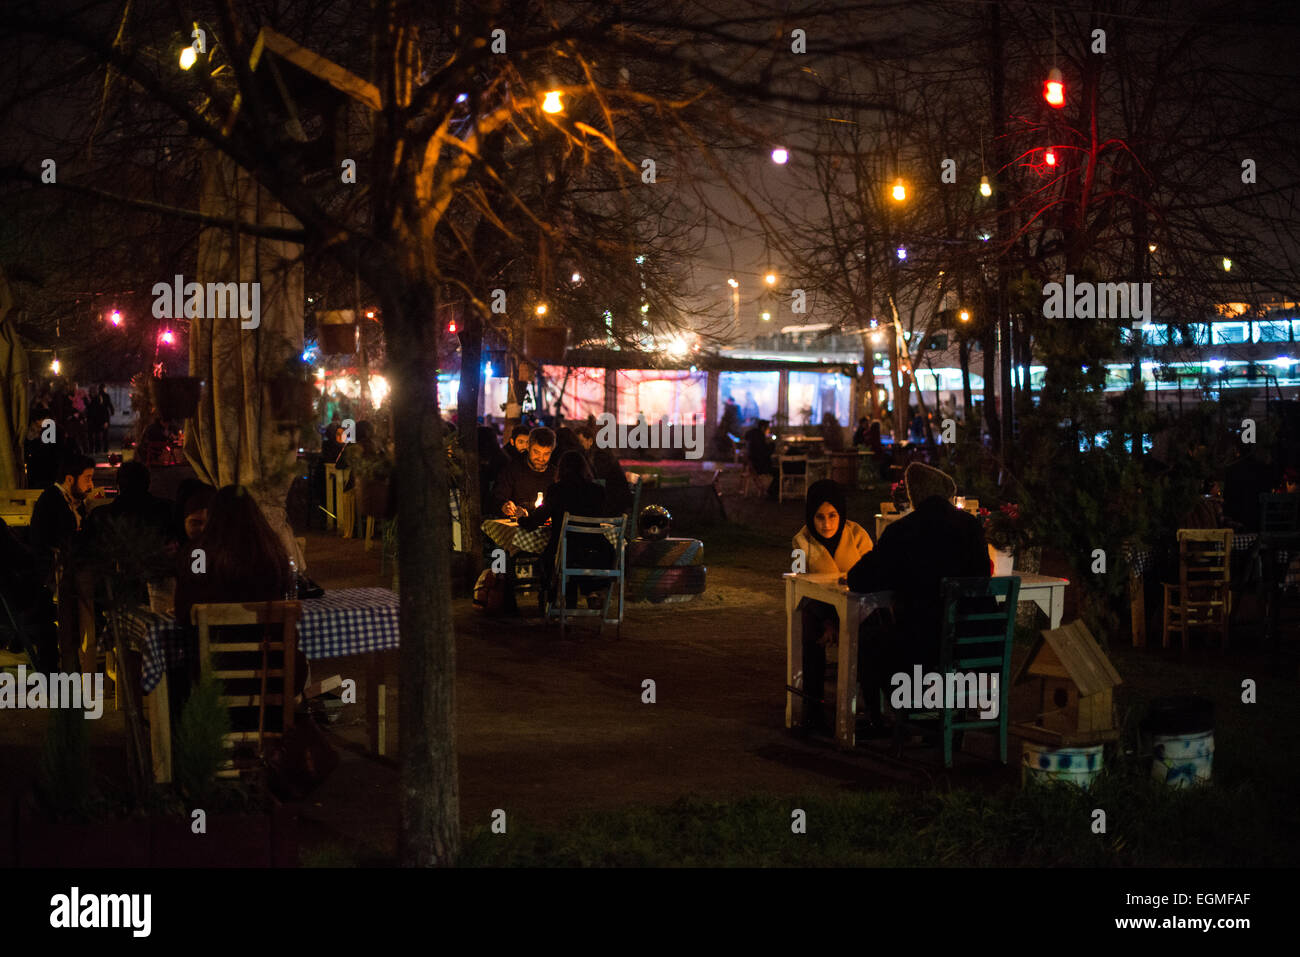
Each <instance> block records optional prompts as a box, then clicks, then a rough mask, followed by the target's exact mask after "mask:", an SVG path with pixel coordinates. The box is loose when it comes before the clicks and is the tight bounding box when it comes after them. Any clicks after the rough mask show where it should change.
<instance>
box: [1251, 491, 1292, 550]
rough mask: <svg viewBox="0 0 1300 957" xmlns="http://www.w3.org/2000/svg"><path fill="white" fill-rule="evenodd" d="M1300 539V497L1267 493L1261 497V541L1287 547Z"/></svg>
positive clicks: (1265, 543)
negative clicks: (1286, 545)
mask: <svg viewBox="0 0 1300 957" xmlns="http://www.w3.org/2000/svg"><path fill="white" fill-rule="evenodd" d="M1297 538H1300V495H1278V494H1272V493H1268V492H1265V493H1264V494H1263V495H1261V496H1260V497H1259V540H1260V542H1261V543H1262V544H1264V545H1270V546H1271V545H1285V544H1289V543H1291V542H1294V541H1295V540H1296V539H1297Z"/></svg>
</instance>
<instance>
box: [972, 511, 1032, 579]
mask: <svg viewBox="0 0 1300 957" xmlns="http://www.w3.org/2000/svg"><path fill="white" fill-rule="evenodd" d="M979 514H980V521H982V522H983V523H984V538H985V540H986V541H987V542H988V546H989V558H990V559H991V560H992V561H993V574H994V575H995V576H1000V575H1010V574H1011V571H1012V568H1013V567H1014V563H1015V556H1016V553H1017V552H1018V551H1020V550H1022V549H1023V548H1025V546H1027V545H1028V544H1029V526H1028V525H1027V524H1026V523H1025V522H1024V521H1023V520H1022V519H1021V517H1020V506H1019V505H1011V504H1008V505H1002V506H1000V507H999V508H998V509H997V510H996V511H990V510H989V509H987V508H981V509H980V510H979Z"/></svg>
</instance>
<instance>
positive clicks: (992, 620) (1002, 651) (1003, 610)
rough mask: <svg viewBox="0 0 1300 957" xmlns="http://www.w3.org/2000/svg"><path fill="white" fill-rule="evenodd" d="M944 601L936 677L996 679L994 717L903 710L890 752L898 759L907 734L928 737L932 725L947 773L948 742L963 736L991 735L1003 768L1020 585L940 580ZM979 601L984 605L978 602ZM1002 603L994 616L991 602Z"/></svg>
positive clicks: (948, 710)
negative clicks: (911, 731) (970, 733)
mask: <svg viewBox="0 0 1300 957" xmlns="http://www.w3.org/2000/svg"><path fill="white" fill-rule="evenodd" d="M940 595H941V596H942V601H943V620H942V626H941V627H942V629H943V630H942V634H941V642H940V646H939V674H941V675H948V674H951V673H966V672H976V673H978V672H985V673H991V674H996V675H997V676H998V716H997V717H996V718H979V717H974V718H970V717H965V718H960V719H959V718H958V714H959V712H960V713H965V712H977V711H978V709H977V708H975V707H971V706H968V707H966V708H941V709H939V710H938V711H915V710H905V711H902V712H900V713H899V714H898V715H897V718H898V720H897V723H896V724H895V726H894V750H895V751H896V752H899V753H901V751H902V745H903V739H904V735H905V734H906V731H907V729H909V728H920V729H922V730H924V729H926V727H927V726H928V728H929V730H931V731H933V730H934V727H935V725H937V727H938V730H939V733H940V735H941V737H942V742H943V765H944V767H946V768H951V767H952V750H953V739H954V737H956V738H957V739H958V741H959V742H960V739H961V736H962V734H963V733H964V732H966V731H993V732H994V733H996V734H997V736H998V755H999V758H1000V759H1001V761H1002V763H1003V764H1006V763H1007V723H1008V717H1009V715H1008V712H1009V710H1010V709H1009V701H1010V686H1011V642H1012V639H1013V638H1014V636H1015V630H1016V602H1017V601H1018V600H1019V598H1020V579H1019V578H1016V577H1007V578H945V579H943V581H942V582H941V583H940ZM981 599H985V600H983V601H981ZM998 599H1003V601H1002V603H1001V604H1000V605H998V606H997V610H996V611H993V610H990V609H991V608H992V604H993V602H996V601H997V600H998Z"/></svg>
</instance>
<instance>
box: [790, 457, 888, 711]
mask: <svg viewBox="0 0 1300 957" xmlns="http://www.w3.org/2000/svg"><path fill="white" fill-rule="evenodd" d="M804 516H805V519H806V521H805V523H804V526H803V528H801V529H799V531H798V533H796V534H795V536H794V542H793V545H794V547H795V548H797V549H801V550H802V551H803V554H804V561H805V565H806V567H807V570H808V571H809V572H810V573H812V574H815V575H825V574H833V575H835V576H836V577H837V578H838V577H839V576H841V575H844V574H846V573H847V572H848V571H849V569H851V568H852V567H853V566H854V565H856V564H857V563H858V561H859V560H860V559H861V558H862V556H863V555H865V554H867V552H869V551H871V536H870V535H868V534H867V532H866V529H864V528H863V527H862V526H861V525H859V524H858V523H857V522H852V521H849V519H848V517H847V516H846V515H845V506H844V490H843V489H842V488H840V486H839V485H838V484H837V483H836V482H833V481H831V480H830V479H822V480H820V481H817V482H813V484H812V485H811V486H809V488H808V497H807V499H805V501H804ZM802 615H803V650H802V651H803V688H804V693H805V694H807V695H810V696H811V697H809V698H807V699H805V702H804V727H805V728H814V729H817V730H823V731H825V730H829V726H828V724H827V722H826V720H825V716H824V714H823V712H822V705H821V695H822V689H823V688H824V686H825V683H826V646H827V645H829V644H830V643H831V642H833V641H835V638H836V635H838V634H839V627H840V621H839V616H838V615H837V614H836V613H835V609H834V608H832V607H831V606H830V605H828V604H826V603H825V602H820V601H808V602H806V603H805V604H804V607H803V611H802Z"/></svg>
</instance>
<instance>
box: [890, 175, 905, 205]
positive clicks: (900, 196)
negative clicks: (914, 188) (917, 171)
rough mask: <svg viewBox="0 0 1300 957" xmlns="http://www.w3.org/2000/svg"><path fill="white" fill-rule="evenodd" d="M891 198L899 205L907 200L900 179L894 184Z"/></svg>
mask: <svg viewBox="0 0 1300 957" xmlns="http://www.w3.org/2000/svg"><path fill="white" fill-rule="evenodd" d="M893 196H894V200H895V201H896V202H899V203H901V202H902V201H903V200H905V199H907V187H906V186H904V185H903V181H902V180H901V179H900V180H898V182H896V183H894V190H893Z"/></svg>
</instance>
